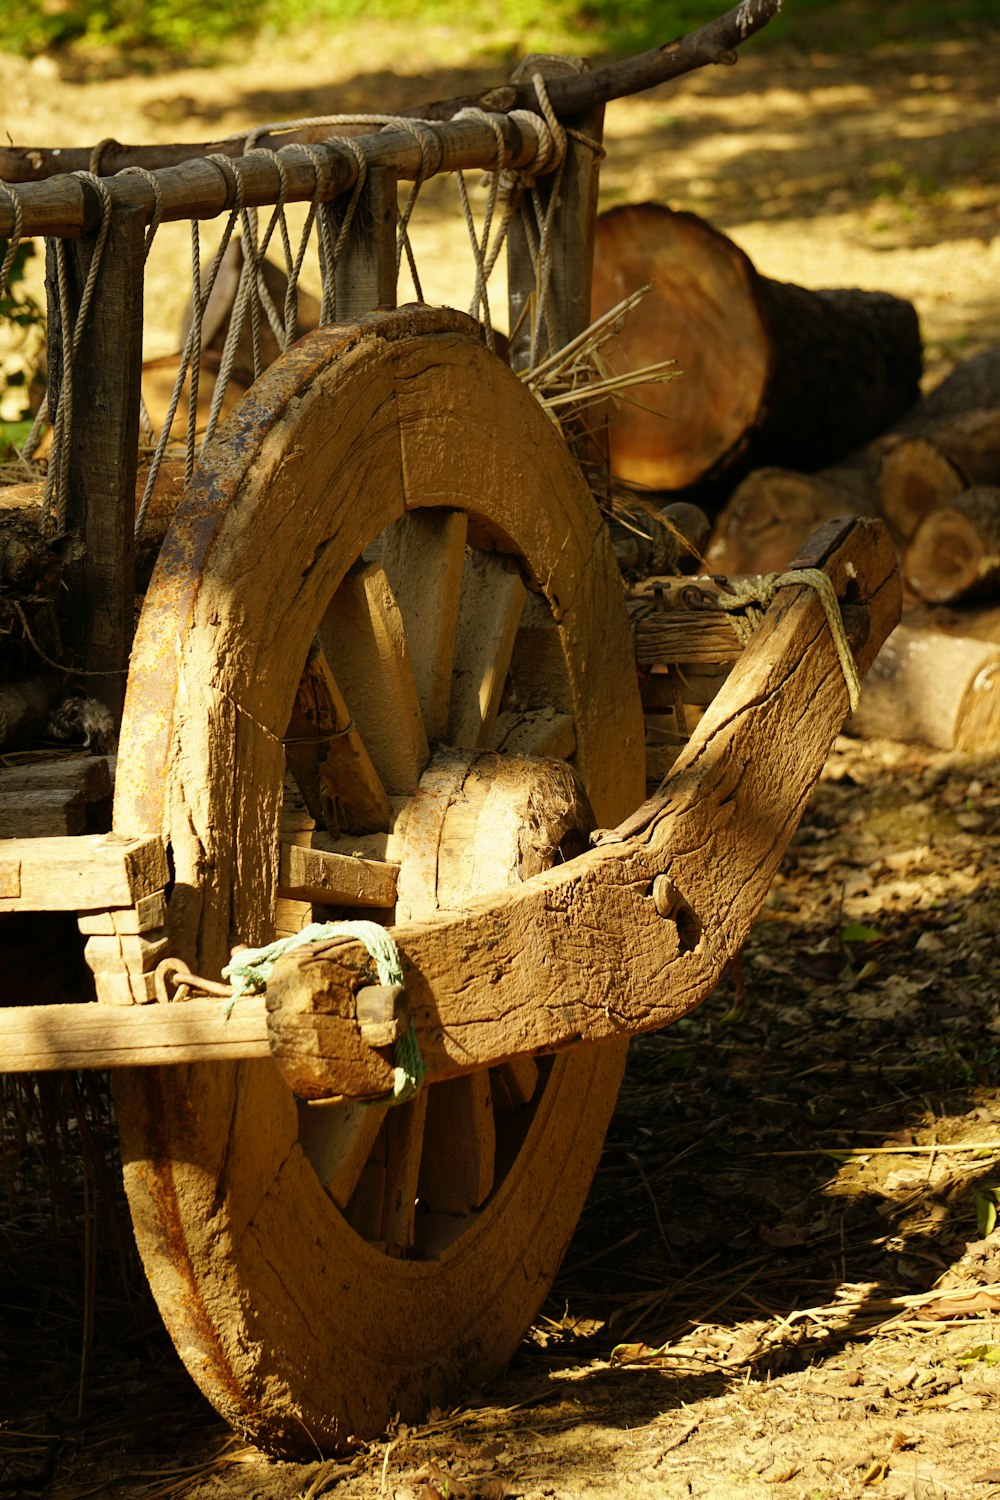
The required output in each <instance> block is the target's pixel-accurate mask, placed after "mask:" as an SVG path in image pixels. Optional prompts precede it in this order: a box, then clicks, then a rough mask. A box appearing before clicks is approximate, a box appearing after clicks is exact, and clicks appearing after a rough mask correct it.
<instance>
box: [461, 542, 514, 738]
mask: <svg viewBox="0 0 1000 1500" xmlns="http://www.w3.org/2000/svg"><path fill="white" fill-rule="evenodd" d="M525 592H526V590H525V587H524V584H523V583H522V582H521V579H520V577H519V576H518V574H517V573H516V572H512V571H511V570H510V567H509V559H507V558H505V557H504V555H503V554H502V553H498V552H473V553H471V554H470V555H469V556H468V557H467V559H466V564H465V572H464V576H463V580H462V607H461V612H460V614H459V622H458V640H457V642H456V646H455V669H454V673H453V676H452V697H451V712H450V714H449V717H448V739H449V740H450V741H451V743H452V744H454V745H468V746H486V745H488V744H489V743H490V740H491V737H492V734H493V729H494V726H495V724H496V719H497V713H498V712H499V709H500V697H501V694H502V693H503V689H504V684H505V682H506V680H507V668H508V667H509V665H510V659H511V653H512V651H513V649H514V638H515V636H516V634H517V627H518V622H519V621H520V618H521V611H522V610H523V608H524V599H525Z"/></svg>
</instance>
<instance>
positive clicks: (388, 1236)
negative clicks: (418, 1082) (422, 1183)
mask: <svg viewBox="0 0 1000 1500" xmlns="http://www.w3.org/2000/svg"><path fill="white" fill-rule="evenodd" d="M428 1097H429V1096H428V1094H427V1091H426V1090H423V1091H422V1092H421V1093H419V1094H418V1095H417V1096H416V1098H415V1099H411V1100H410V1101H409V1102H408V1103H406V1104H399V1105H396V1106H394V1107H393V1108H392V1109H390V1110H388V1111H387V1112H386V1117H385V1191H384V1195H383V1198H382V1227H381V1232H380V1234H379V1236H378V1238H379V1239H380V1240H381V1241H382V1243H383V1244H384V1245H385V1246H386V1247H387V1248H388V1249H389V1250H390V1253H391V1252H392V1251H395V1252H397V1253H398V1252H400V1251H405V1250H409V1249H410V1248H411V1246H412V1245H413V1238H414V1224H415V1219H416V1206H417V1183H418V1178H419V1173H420V1158H421V1153H422V1151H423V1144H424V1126H425V1122H426V1118H427V1102H428Z"/></svg>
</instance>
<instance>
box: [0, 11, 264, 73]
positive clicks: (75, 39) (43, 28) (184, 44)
mask: <svg viewBox="0 0 1000 1500" xmlns="http://www.w3.org/2000/svg"><path fill="white" fill-rule="evenodd" d="M11 9H12V13H11V14H10V15H9V16H8V17H6V18H5V21H4V30H3V46H4V48H5V49H6V50H8V51H11V52H19V53H21V54H22V55H23V56H25V57H36V56H37V55H38V54H39V53H41V52H65V51H67V50H70V49H75V48H79V47H83V48H87V47H88V46H91V47H92V46H98V47H101V48H104V49H109V50H111V51H112V52H115V53H118V54H121V56H122V57H123V59H124V60H125V61H127V62H128V64H129V66H137V65H140V66H141V65H142V64H143V63H148V62H149V61H151V60H155V59H156V58H157V57H183V58H186V59H188V60H190V61H202V60H207V59H209V58H210V57H211V56H212V55H213V53H214V52H216V51H217V49H218V48H219V47H220V46H221V44H222V43H224V42H226V41H228V40H229V39H237V38H239V37H240V36H241V35H248V34H252V33H253V32H254V31H256V30H257V27H258V24H259V22H260V18H261V15H262V11H261V9H260V7H259V6H253V5H251V4H249V3H248V0H213V3H212V4H211V5H208V6H206V5H204V4H202V3H201V0H41V3H40V4H32V5H17V6H13V7H12V8H11Z"/></svg>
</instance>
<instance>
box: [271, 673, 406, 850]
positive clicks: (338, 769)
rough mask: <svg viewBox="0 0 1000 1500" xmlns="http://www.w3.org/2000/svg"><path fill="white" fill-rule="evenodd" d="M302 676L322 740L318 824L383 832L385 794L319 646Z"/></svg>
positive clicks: (388, 813)
mask: <svg viewBox="0 0 1000 1500" xmlns="http://www.w3.org/2000/svg"><path fill="white" fill-rule="evenodd" d="M306 673H307V675H308V677H309V683H310V687H309V691H310V693H311V694H312V697H313V702H314V705H315V714H316V729H317V733H318V735H319V737H320V752H319V759H318V766H317V771H318V776H319V794H320V810H321V812H322V814H323V816H322V818H321V819H320V821H321V822H323V823H325V824H326V825H327V826H328V827H329V828H330V829H331V830H333V829H335V828H338V827H346V828H349V829H350V830H351V831H352V832H354V833H377V832H379V831H380V830H382V831H384V830H385V829H386V828H388V826H389V822H390V819H391V816H392V809H391V807H390V805H389V798H388V795H387V794H386V790H385V787H384V786H383V784H382V779H381V777H380V776H379V774H378V772H377V771H376V769H375V767H374V766H373V765H372V761H371V756H370V755H369V754H368V751H367V749H366V748H365V745H364V741H363V740H362V738H361V733H360V731H359V730H358V728H357V725H356V724H355V723H354V721H353V719H352V718H351V714H350V710H349V709H348V707H347V704H346V703H345V702H344V696H343V694H342V693H341V691H340V687H339V686H338V684H337V681H336V679H335V678H334V675H333V673H332V672H331V670H330V664H329V661H328V660H327V657H326V653H325V652H324V651H323V649H322V648H321V647H320V646H316V647H314V649H313V651H312V652H311V654H310V657H309V663H308V665H307V668H306ZM292 769H293V774H294V766H293V768H292Z"/></svg>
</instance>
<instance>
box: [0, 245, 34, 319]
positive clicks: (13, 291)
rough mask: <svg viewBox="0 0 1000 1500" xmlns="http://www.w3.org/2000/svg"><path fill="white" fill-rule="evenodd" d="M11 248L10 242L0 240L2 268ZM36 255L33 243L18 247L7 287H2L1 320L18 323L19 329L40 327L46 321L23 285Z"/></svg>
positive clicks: (0, 297) (9, 272)
mask: <svg viewBox="0 0 1000 1500" xmlns="http://www.w3.org/2000/svg"><path fill="white" fill-rule="evenodd" d="M9 248H10V241H9V240H0V267H2V266H3V265H4V262H5V261H6V259H7V251H8V249H9ZM34 253H35V246H34V242H33V241H31V240H25V241H24V242H23V243H22V244H20V245H18V247H17V249H16V250H15V252H14V258H13V260H12V261H11V263H10V270H9V271H8V272H7V285H6V286H5V287H0V320H2V321H5V322H10V323H16V324H17V325H18V327H19V328H31V327H35V326H40V325H41V324H43V323H44V321H45V314H44V312H43V310H42V308H41V307H39V305H38V303H37V302H36V301H35V299H34V297H32V296H30V295H29V293H28V292H26V291H25V290H24V288H23V286H22V285H21V283H22V282H23V281H24V273H25V268H26V266H27V263H28V261H29V260H30V259H31V257H32V256H33V255H34Z"/></svg>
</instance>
